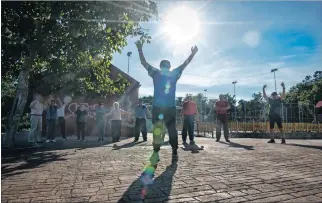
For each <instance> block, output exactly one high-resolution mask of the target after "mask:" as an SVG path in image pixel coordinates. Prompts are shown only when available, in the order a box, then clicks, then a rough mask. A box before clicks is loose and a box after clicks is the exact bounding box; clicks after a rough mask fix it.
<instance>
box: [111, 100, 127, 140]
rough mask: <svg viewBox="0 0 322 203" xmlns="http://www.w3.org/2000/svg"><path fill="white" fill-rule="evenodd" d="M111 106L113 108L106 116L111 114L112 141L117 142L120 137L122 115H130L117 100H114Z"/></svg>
mask: <svg viewBox="0 0 322 203" xmlns="http://www.w3.org/2000/svg"><path fill="white" fill-rule="evenodd" d="M113 107H114V108H113V110H112V111H111V112H110V113H108V114H107V116H110V115H111V118H110V121H111V133H112V142H119V141H120V137H121V125H122V115H124V114H125V115H131V113H129V112H127V111H124V110H123V109H121V108H120V104H119V103H118V102H114V104H113Z"/></svg>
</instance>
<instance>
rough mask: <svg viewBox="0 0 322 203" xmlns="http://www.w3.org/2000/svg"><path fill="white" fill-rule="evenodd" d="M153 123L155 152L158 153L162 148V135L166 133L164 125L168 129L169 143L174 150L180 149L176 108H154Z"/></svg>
mask: <svg viewBox="0 0 322 203" xmlns="http://www.w3.org/2000/svg"><path fill="white" fill-rule="evenodd" d="M152 123H153V150H154V151H155V152H158V151H159V150H160V147H161V142H162V140H163V139H162V135H163V133H164V129H163V124H165V126H166V127H167V129H168V133H169V143H170V145H171V147H172V150H177V149H178V131H177V129H176V107H167V108H160V107H156V106H153V107H152Z"/></svg>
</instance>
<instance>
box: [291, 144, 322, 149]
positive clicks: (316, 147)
mask: <svg viewBox="0 0 322 203" xmlns="http://www.w3.org/2000/svg"><path fill="white" fill-rule="evenodd" d="M286 145H291V146H296V147H306V148H311V149H320V150H322V146H314V145H303V144H286Z"/></svg>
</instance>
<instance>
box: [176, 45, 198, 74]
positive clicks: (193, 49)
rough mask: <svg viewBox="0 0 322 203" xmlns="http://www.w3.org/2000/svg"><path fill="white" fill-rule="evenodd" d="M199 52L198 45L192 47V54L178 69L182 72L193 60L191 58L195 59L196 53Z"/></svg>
mask: <svg viewBox="0 0 322 203" xmlns="http://www.w3.org/2000/svg"><path fill="white" fill-rule="evenodd" d="M197 52H198V47H197V46H194V47H191V54H190V56H189V57H188V58H187V59H186V60H185V61H184V63H183V64H181V65H180V66H179V67H178V68H177V69H179V70H180V71H181V72H182V71H183V70H184V69H185V68H186V67H187V65H188V64H189V63H190V62H191V60H192V59H193V57H194V56H195V55H196V53H197Z"/></svg>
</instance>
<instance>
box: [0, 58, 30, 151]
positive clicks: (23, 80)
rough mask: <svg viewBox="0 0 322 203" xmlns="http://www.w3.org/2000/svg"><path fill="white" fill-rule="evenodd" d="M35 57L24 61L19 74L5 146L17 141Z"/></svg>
mask: <svg viewBox="0 0 322 203" xmlns="http://www.w3.org/2000/svg"><path fill="white" fill-rule="evenodd" d="M32 62H33V57H28V58H27V60H26V61H25V63H24V67H23V68H22V69H21V71H20V73H19V76H18V87H17V93H16V97H15V100H14V102H13V106H12V109H11V113H10V118H9V123H8V130H7V132H6V135H5V137H4V138H3V142H4V146H5V147H6V148H13V147H14V143H15V135H16V132H17V130H18V127H19V123H20V120H21V117H22V115H23V112H24V109H25V106H26V102H27V98H28V88H29V81H28V79H29V73H30V69H31V66H32Z"/></svg>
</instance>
